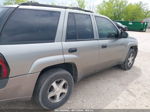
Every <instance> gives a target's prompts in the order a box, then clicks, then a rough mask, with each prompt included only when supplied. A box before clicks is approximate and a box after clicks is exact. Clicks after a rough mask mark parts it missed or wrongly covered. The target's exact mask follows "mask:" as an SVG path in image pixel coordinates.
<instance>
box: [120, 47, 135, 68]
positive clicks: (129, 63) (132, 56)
mask: <svg viewBox="0 0 150 112" xmlns="http://www.w3.org/2000/svg"><path fill="white" fill-rule="evenodd" d="M136 54H137V51H136V50H134V49H130V50H129V52H128V55H127V57H126V59H125V61H124V63H123V64H122V65H121V68H122V69H123V70H130V69H131V68H132V66H133V64H134V61H135V58H136Z"/></svg>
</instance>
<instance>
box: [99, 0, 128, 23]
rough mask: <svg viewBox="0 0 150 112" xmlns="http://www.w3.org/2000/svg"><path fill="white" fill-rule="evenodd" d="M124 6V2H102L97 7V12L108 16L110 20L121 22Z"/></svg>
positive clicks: (124, 0)
mask: <svg viewBox="0 0 150 112" xmlns="http://www.w3.org/2000/svg"><path fill="white" fill-rule="evenodd" d="M126 6H127V1H126V0H108V1H105V0H104V1H103V2H102V3H101V4H100V5H98V6H97V12H98V13H100V14H102V15H106V16H108V17H109V18H111V19H112V20H121V19H123V15H124V11H125V7H126Z"/></svg>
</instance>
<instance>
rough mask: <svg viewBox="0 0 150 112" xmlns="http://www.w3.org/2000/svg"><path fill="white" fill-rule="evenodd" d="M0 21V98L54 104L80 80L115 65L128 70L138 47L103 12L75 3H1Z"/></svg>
mask: <svg viewBox="0 0 150 112" xmlns="http://www.w3.org/2000/svg"><path fill="white" fill-rule="evenodd" d="M0 20H1V21H0V101H5V100H12V99H26V100H27V99H31V98H32V99H33V100H34V101H35V102H36V103H37V104H38V105H40V106H41V107H43V108H44V109H48V110H53V109H56V108H58V107H60V106H62V105H63V104H64V103H65V102H66V101H67V100H68V98H69V97H70V95H71V93H72V90H73V87H74V84H75V83H77V82H78V81H79V80H81V79H82V78H84V77H85V76H87V75H90V74H93V73H95V72H97V71H101V70H103V69H105V68H108V67H112V66H115V65H120V67H121V68H122V69H124V70H129V69H131V68H132V66H133V64H134V61H135V58H136V55H137V52H138V44H137V40H136V39H135V38H132V37H130V36H128V34H127V33H126V32H125V31H120V30H119V29H118V27H117V26H116V25H115V24H114V22H113V21H112V20H110V19H109V18H108V17H105V16H102V15H98V14H95V13H93V12H90V11H87V10H83V9H79V8H71V7H63V6H52V5H44V4H38V3H32V2H31V3H30V2H27V3H23V4H20V5H17V6H16V5H15V6H3V7H0ZM108 83H109V82H108ZM99 86H100V85H99Z"/></svg>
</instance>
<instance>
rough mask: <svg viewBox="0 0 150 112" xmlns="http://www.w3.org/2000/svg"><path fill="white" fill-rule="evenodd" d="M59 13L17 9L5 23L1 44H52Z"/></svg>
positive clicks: (0, 39)
mask: <svg viewBox="0 0 150 112" xmlns="http://www.w3.org/2000/svg"><path fill="white" fill-rule="evenodd" d="M59 17H60V12H56V11H43V10H29V9H17V10H16V11H15V13H14V14H13V15H12V17H11V18H10V19H9V20H8V22H7V23H6V25H5V27H4V29H3V31H2V35H1V38H0V43H1V44H27V43H48V42H54V41H55V36H56V32H57V26H58V22H59Z"/></svg>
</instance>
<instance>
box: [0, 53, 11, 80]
mask: <svg viewBox="0 0 150 112" xmlns="http://www.w3.org/2000/svg"><path fill="white" fill-rule="evenodd" d="M9 73H10V69H9V66H8V64H7V62H6V60H5V58H4V56H3V55H2V54H0V79H4V78H8V77H9Z"/></svg>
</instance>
